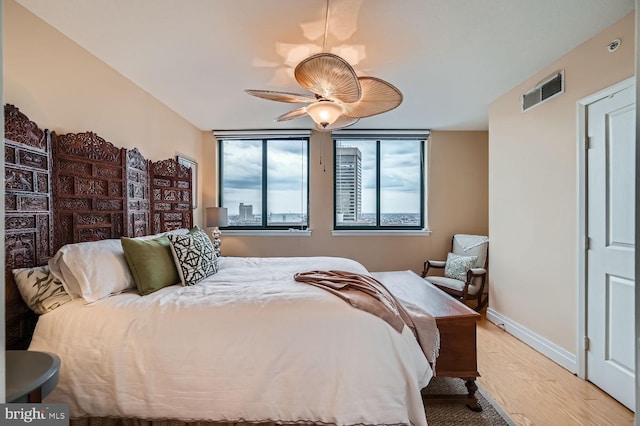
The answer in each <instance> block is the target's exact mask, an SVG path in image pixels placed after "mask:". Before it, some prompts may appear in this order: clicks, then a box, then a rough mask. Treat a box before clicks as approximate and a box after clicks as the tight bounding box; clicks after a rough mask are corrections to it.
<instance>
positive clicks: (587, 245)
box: [584, 237, 591, 250]
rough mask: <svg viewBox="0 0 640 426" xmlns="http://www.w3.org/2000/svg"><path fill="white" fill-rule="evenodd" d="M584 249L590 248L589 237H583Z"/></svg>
mask: <svg viewBox="0 0 640 426" xmlns="http://www.w3.org/2000/svg"><path fill="white" fill-rule="evenodd" d="M584 249H585V250H591V238H589V237H584Z"/></svg>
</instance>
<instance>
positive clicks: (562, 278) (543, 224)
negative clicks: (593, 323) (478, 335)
mask: <svg viewBox="0 0 640 426" xmlns="http://www.w3.org/2000/svg"><path fill="white" fill-rule="evenodd" d="M634 29H635V20H634V13H631V14H629V15H628V16H626V17H625V18H623V19H622V20H620V21H619V22H617V23H616V24H614V25H612V26H611V27H609V28H608V29H606V30H605V31H603V32H602V33H600V34H598V35H597V36H596V37H594V38H593V39H591V40H588V41H587V42H585V43H584V44H582V45H581V46H579V47H578V48H576V49H575V50H573V51H572V52H570V53H569V54H567V55H566V56H564V57H562V58H560V59H559V60H558V61H557V62H555V63H553V64H551V65H550V66H548V67H545V68H544V69H542V70H541V71H540V72H538V73H537V74H535V75H534V76H532V77H531V78H530V79H528V80H527V81H525V82H523V83H522V84H520V85H518V86H517V87H515V88H514V89H513V90H511V91H510V92H508V93H506V94H505V95H503V96H502V97H500V98H499V99H497V100H496V101H495V102H493V103H492V104H491V106H490V110H489V212H490V213H489V230H490V239H491V274H490V307H491V309H494V310H495V311H497V312H498V313H500V314H502V315H504V316H506V317H507V318H509V319H511V320H513V321H515V322H517V323H519V324H520V325H522V326H524V327H526V328H527V329H529V330H531V331H533V332H535V333H537V334H539V335H540V336H542V337H543V338H546V339H548V340H550V341H551V342H553V343H554V344H556V345H558V346H560V347H562V348H563V349H565V350H567V351H569V352H571V353H574V354H575V353H576V338H577V285H578V284H577V266H576V265H577V248H576V247H577V241H576V238H577V217H578V213H577V208H578V206H577V189H578V181H577V158H578V157H577V134H576V128H577V115H576V101H578V100H579V99H581V98H584V97H586V96H588V95H590V94H592V93H595V92H597V91H599V90H600V89H603V88H605V87H608V86H610V85H612V84H614V83H616V82H619V81H621V80H624V79H626V78H628V77H631V76H633V74H634V63H635V62H634V60H635V59H634V54H635V45H634ZM616 38H620V39H622V40H623V43H622V46H621V47H620V48H619V49H618V50H617V51H615V52H614V53H609V52H608V51H607V49H606V47H607V44H608V43H609V42H610V41H612V40H614V39H616ZM560 69H564V70H565V93H564V94H562V95H560V96H558V97H556V98H554V99H551V100H549V101H547V102H546V103H544V104H541V105H538V106H536V107H534V108H533V109H530V110H528V111H527V112H525V113H522V112H521V108H520V95H521V94H522V93H525V92H527V91H528V90H530V89H532V88H533V87H534V86H535V85H536V83H537V82H538V81H540V80H541V79H543V78H544V77H546V76H547V75H549V74H550V73H552V72H554V71H557V70H560Z"/></svg>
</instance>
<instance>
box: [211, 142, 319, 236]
mask: <svg viewBox="0 0 640 426" xmlns="http://www.w3.org/2000/svg"><path fill="white" fill-rule="evenodd" d="M218 138H219V154H220V155H219V158H220V167H219V170H220V205H221V206H222V207H226V208H227V209H228V220H229V224H228V228H229V229H290V228H297V229H307V227H308V225H309V215H308V205H309V196H308V194H309V179H308V176H309V161H308V158H309V137H308V136H307V137H288V138H276V137H264V138H256V137H255V136H254V137H252V138H235V139H234V138H230V139H224V138H223V137H220V136H218Z"/></svg>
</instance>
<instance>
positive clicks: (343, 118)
mask: <svg viewBox="0 0 640 426" xmlns="http://www.w3.org/2000/svg"><path fill="white" fill-rule="evenodd" d="M329 1H330V0H327V18H326V25H325V34H324V42H323V51H324V50H325V49H324V46H325V44H326V38H327V27H328V22H329ZM294 76H295V78H296V80H297V82H298V84H300V85H301V86H302V87H304V88H305V89H307V90H309V91H310V92H312V93H310V94H299V93H291V92H280V91H272V90H253V89H249V90H246V92H247V93H248V94H250V95H253V96H257V97H259V98H263V99H268V100H271V101H278V102H288V103H297V104H308V105H306V106H302V107H299V108H296V109H294V110H292V111H289V112H287V113H285V114H282V115H281V116H279V117H277V118H276V119H275V121H287V120H292V119H294V118H299V117H304V116H306V115H308V116H310V117H311V118H312V119H313V121H314V122H315V128H316V129H317V130H320V131H329V130H335V129H341V128H344V127H348V126H351V125H353V124H355V123H356V122H357V121H358V120H359V119H361V118H365V117H371V116H373V115H377V114H382V113H383V112H387V111H390V110H392V109H394V108H396V107H397V106H398V105H400V103H402V93H401V92H400V90H398V89H397V88H396V87H395V86H393V85H392V84H390V83H388V82H386V81H384V80H381V79H379V78H375V77H358V76H357V75H356V72H355V71H354V69H353V67H351V65H349V63H348V62H347V61H345V60H344V59H342V58H341V57H340V56H337V55H334V54H332V53H318V54H316V55H312V56H310V57H308V58H307V59H304V60H303V61H302V62H300V63H299V64H298V65H297V66H296V68H295V70H294Z"/></svg>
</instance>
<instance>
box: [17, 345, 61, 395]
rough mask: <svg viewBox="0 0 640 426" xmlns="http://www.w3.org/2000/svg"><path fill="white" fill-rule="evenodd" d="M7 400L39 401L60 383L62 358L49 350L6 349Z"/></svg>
mask: <svg viewBox="0 0 640 426" xmlns="http://www.w3.org/2000/svg"><path fill="white" fill-rule="evenodd" d="M5 357H6V365H7V369H6V373H7V376H6V382H7V387H6V399H7V402H14V403H15V402H27V403H39V402H42V398H44V397H46V396H47V395H49V394H50V393H51V391H52V390H53V389H54V388H55V387H56V385H57V384H58V371H59V370H60V358H59V357H58V356H57V355H54V354H51V353H48V352H35V351H6V352H5Z"/></svg>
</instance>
